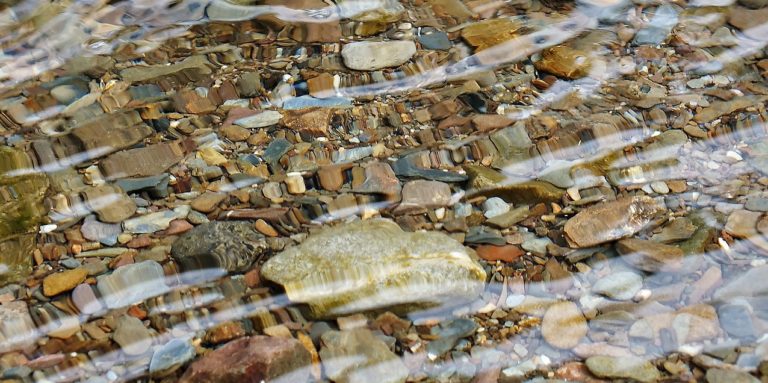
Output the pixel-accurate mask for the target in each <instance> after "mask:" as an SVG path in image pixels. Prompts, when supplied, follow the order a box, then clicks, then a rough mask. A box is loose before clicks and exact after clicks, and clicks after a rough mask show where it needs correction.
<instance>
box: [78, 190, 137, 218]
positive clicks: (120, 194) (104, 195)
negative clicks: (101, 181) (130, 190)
mask: <svg viewBox="0 0 768 383" xmlns="http://www.w3.org/2000/svg"><path fill="white" fill-rule="evenodd" d="M82 194H83V197H85V201H86V203H87V204H88V207H90V208H91V210H93V211H94V212H96V214H97V215H98V216H99V221H102V222H106V223H117V222H120V221H123V220H125V219H127V218H130V217H131V216H132V215H133V213H135V212H136V203H134V202H133V199H131V198H130V197H128V195H127V194H125V192H124V191H123V190H122V189H120V188H119V187H117V186H114V185H100V186H93V187H89V188H86V189H84V190H83V191H82Z"/></svg>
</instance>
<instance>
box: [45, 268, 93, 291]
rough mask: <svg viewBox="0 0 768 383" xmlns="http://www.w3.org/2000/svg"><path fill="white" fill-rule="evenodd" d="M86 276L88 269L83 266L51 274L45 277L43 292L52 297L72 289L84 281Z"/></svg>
mask: <svg viewBox="0 0 768 383" xmlns="http://www.w3.org/2000/svg"><path fill="white" fill-rule="evenodd" d="M86 276H88V271H87V270H86V269H83V268H77V269H72V270H66V271H62V272H60V273H54V274H50V275H48V276H47V277H45V279H43V294H44V295H45V296H46V297H52V296H54V295H58V294H61V293H63V292H65V291H69V290H72V289H74V288H75V286H77V285H79V284H80V283H81V282H83V281H84V280H85V277H86Z"/></svg>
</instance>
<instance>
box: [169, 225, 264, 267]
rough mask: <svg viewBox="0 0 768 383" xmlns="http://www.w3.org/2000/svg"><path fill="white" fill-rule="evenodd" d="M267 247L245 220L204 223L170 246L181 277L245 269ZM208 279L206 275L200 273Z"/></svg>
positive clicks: (261, 237)
mask: <svg viewBox="0 0 768 383" xmlns="http://www.w3.org/2000/svg"><path fill="white" fill-rule="evenodd" d="M267 248H268V245H267V242H266V239H265V237H264V235H262V234H261V233H259V232H258V231H256V230H255V229H254V227H253V225H252V224H250V223H247V222H221V221H214V222H209V223H204V224H202V225H200V226H197V227H195V228H194V229H192V230H190V231H188V232H186V233H185V234H184V235H182V236H181V237H180V238H179V239H177V240H176V242H174V243H173V246H172V247H171V255H172V256H173V258H174V259H175V260H176V262H177V263H178V264H179V268H180V269H181V270H182V272H185V273H188V275H185V276H183V278H187V277H189V278H199V277H201V276H202V275H199V274H198V273H194V272H195V271H201V272H204V273H211V274H212V275H211V276H213V274H218V273H222V274H223V273H224V272H244V271H247V270H248V269H249V268H250V267H251V265H253V263H254V262H256V260H258V259H259V258H260V257H261V256H262V255H263V254H264V251H265V250H266V249H267ZM202 277H204V278H205V279H208V278H207V276H202Z"/></svg>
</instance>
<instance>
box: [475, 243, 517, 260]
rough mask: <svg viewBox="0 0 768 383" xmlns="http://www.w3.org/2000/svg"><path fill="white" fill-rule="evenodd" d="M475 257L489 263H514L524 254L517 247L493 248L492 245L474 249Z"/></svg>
mask: <svg viewBox="0 0 768 383" xmlns="http://www.w3.org/2000/svg"><path fill="white" fill-rule="evenodd" d="M475 251H476V252H477V256H478V257H480V258H482V259H485V260H486V261H489V262H495V261H502V262H514V261H516V260H517V259H518V258H520V257H521V256H523V254H525V252H524V251H523V250H521V249H520V248H519V247H517V246H514V245H506V246H494V245H482V246H478V247H477V249H475Z"/></svg>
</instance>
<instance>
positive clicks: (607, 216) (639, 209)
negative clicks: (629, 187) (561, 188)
mask: <svg viewBox="0 0 768 383" xmlns="http://www.w3.org/2000/svg"><path fill="white" fill-rule="evenodd" d="M663 212H664V207H663V206H662V205H661V204H659V203H658V202H657V201H656V200H654V199H653V198H651V197H646V196H640V197H624V198H620V199H617V200H615V201H611V202H606V203H601V204H598V205H594V206H590V207H588V208H586V209H584V210H582V211H580V212H579V213H578V214H576V215H575V216H573V217H572V218H571V219H569V220H568V222H566V223H565V235H566V239H567V240H568V243H569V244H570V245H571V246H572V247H590V246H595V245H599V244H601V243H605V242H610V241H614V240H617V239H621V238H624V237H628V236H630V235H632V234H635V233H637V232H638V231H640V230H643V229H644V228H645V227H646V226H647V225H648V224H649V223H650V222H652V221H653V220H654V219H655V218H657V217H658V216H659V215H660V214H661V213H663Z"/></svg>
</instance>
